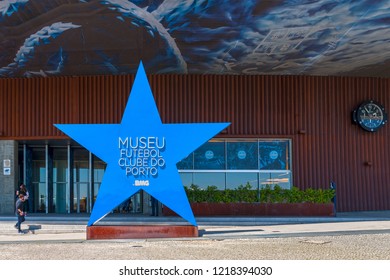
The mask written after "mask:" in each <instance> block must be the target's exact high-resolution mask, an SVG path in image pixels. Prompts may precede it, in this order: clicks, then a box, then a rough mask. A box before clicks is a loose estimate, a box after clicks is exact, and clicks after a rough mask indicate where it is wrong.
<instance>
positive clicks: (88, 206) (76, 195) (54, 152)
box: [19, 143, 143, 213]
mask: <svg viewBox="0 0 390 280" xmlns="http://www.w3.org/2000/svg"><path fill="white" fill-rule="evenodd" d="M105 168H106V164H105V163H104V162H103V161H101V160H100V159H99V158H97V157H95V156H94V155H93V154H91V153H90V152H89V151H87V150H85V149H83V148H81V147H78V146H71V145H48V144H45V145H39V144H35V143H34V144H28V143H26V144H23V145H20V146H19V170H20V172H19V182H24V183H25V184H26V185H27V187H28V188H29V193H30V199H29V211H30V212H32V213H90V212H91V211H92V208H93V204H94V203H95V200H96V197H97V194H98V192H99V188H100V185H101V183H102V180H103V175H104V171H105ZM142 206H143V205H142V193H137V194H135V195H134V196H132V197H131V198H129V200H128V201H126V202H124V203H122V204H121V205H119V206H118V208H116V209H114V210H113V212H117V213H142V211H143V209H142V208H143V207H142Z"/></svg>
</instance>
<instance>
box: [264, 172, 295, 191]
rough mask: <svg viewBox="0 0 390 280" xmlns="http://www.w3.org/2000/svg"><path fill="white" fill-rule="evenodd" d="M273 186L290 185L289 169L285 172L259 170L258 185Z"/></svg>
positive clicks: (287, 187) (286, 187) (283, 186)
mask: <svg viewBox="0 0 390 280" xmlns="http://www.w3.org/2000/svg"><path fill="white" fill-rule="evenodd" d="M267 185H268V186H270V187H274V186H276V185H278V186H279V187H281V188H284V189H289V188H290V187H291V171H285V172H275V171H274V172H261V173H260V187H261V188H264V187H266V186H267Z"/></svg>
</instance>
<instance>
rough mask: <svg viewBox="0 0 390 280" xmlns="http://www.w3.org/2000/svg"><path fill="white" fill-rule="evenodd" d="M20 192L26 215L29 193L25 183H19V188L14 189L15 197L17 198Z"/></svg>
mask: <svg viewBox="0 0 390 280" xmlns="http://www.w3.org/2000/svg"><path fill="white" fill-rule="evenodd" d="M20 194H22V195H23V196H24V209H23V212H24V215H25V216H27V212H28V210H29V204H28V199H29V197H30V194H29V192H28V189H27V187H26V185H25V184H20V186H19V190H17V191H16V199H18V198H19V195H20Z"/></svg>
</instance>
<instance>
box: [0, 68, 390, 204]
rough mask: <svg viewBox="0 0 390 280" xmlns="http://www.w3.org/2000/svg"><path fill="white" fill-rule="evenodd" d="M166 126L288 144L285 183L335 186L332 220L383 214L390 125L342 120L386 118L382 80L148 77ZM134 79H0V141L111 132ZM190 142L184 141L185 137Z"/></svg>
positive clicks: (387, 87) (386, 89)
mask: <svg viewBox="0 0 390 280" xmlns="http://www.w3.org/2000/svg"><path fill="white" fill-rule="evenodd" d="M149 80H150V85H151V88H152V92H153V93H154V95H155V99H156V103H157V106H158V108H159V111H160V114H161V118H162V120H163V122H165V123H179V122H182V123H186V122H231V126H230V127H229V128H227V129H226V131H224V132H222V133H221V134H220V135H219V137H256V138H257V137H260V138H262V137H267V138H289V139H292V161H293V162H292V168H293V179H294V184H295V185H297V186H299V187H300V188H308V187H314V188H319V187H321V188H327V187H328V186H329V184H330V181H335V182H336V184H337V187H338V190H337V194H338V197H339V200H338V201H339V207H338V210H339V211H355V210H384V209H390V176H388V172H389V170H390V143H389V139H390V138H389V135H390V124H387V125H386V126H385V127H383V128H382V129H381V130H379V131H378V132H376V133H369V132H365V131H363V130H362V129H360V128H359V127H358V126H357V125H355V124H352V121H351V112H352V110H353V109H354V108H355V107H356V106H357V105H358V104H359V103H360V102H362V101H364V100H367V99H374V100H377V101H378V102H380V103H382V104H383V105H384V106H385V108H387V109H388V110H389V111H390V96H389V94H390V79H380V78H349V77H348V78H346V77H308V76H227V75H151V76H149ZM133 81H134V76H133V75H122V76H85V77H55V78H33V79H0V102H1V103H0V110H1V112H0V117H1V120H0V139H23V140H29V139H53V138H64V139H66V137H65V136H64V135H63V134H61V133H60V132H59V131H58V130H57V129H55V127H54V126H53V124H54V123H119V122H120V120H121V117H122V114H123V111H124V108H125V105H126V102H127V98H128V95H129V92H130V89H131V85H132V83H133ZM189 137H190V136H189Z"/></svg>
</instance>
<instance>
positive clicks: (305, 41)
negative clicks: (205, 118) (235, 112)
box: [0, 0, 390, 77]
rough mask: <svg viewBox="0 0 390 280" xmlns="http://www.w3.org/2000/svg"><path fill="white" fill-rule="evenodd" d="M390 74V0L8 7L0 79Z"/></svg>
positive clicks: (3, 15) (9, 1)
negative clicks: (139, 71) (143, 74)
mask: <svg viewBox="0 0 390 280" xmlns="http://www.w3.org/2000/svg"><path fill="white" fill-rule="evenodd" d="M140 60H142V61H143V63H144V65H145V69H146V71H147V73H148V74H163V73H194V74H249V75H251V74H260V75H262V74H272V75H322V76H328V75H331V76H340V75H341V76H375V77H390V1H389V0H350V1H347V0H302V1H298V0H257V1H255V0H241V1H238V0H133V1H126V0H106V1H93V0H92V1H81V0H79V1H76V0H73V1H72V0H67V1H65V0H4V1H0V77H35V76H53V75H95V74H124V73H126V74H127V73H135V71H136V69H137V66H138V64H139V61H140Z"/></svg>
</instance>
